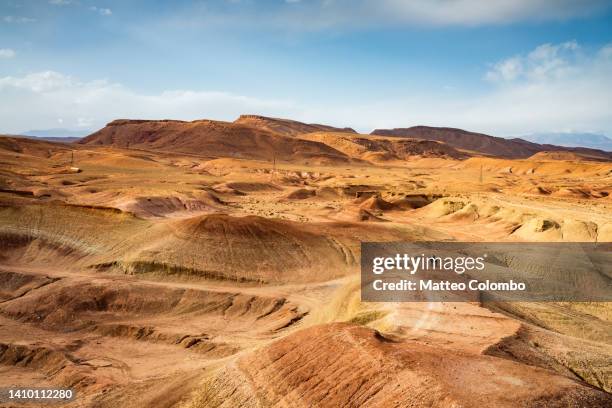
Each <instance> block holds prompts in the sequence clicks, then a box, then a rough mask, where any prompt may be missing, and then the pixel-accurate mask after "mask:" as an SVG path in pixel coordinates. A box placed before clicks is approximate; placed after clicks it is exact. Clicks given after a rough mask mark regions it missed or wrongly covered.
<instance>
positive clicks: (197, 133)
mask: <svg viewBox="0 0 612 408" xmlns="http://www.w3.org/2000/svg"><path fill="white" fill-rule="evenodd" d="M79 143H81V144H86V145H104V146H115V147H123V148H137V149H144V150H160V151H166V152H177V153H188V154H194V155H199V156H206V157H234V158H246V159H260V160H272V159H273V158H274V157H276V158H277V159H279V160H287V161H295V160H298V161H304V160H315V161H318V162H346V161H348V160H349V158H348V157H347V156H346V155H345V154H343V153H341V152H339V151H337V150H335V149H333V148H331V147H329V146H327V145H325V144H323V143H320V142H316V141H309V140H301V139H296V138H292V137H287V136H283V135H280V134H276V133H273V132H271V131H269V130H265V129H258V128H256V127H252V126H248V125H245V124H241V123H230V122H221V121H214V120H196V121H193V122H184V121H178V120H126V119H120V120H115V121H113V122H111V123H109V124H107V125H106V126H105V127H104V128H102V129H101V130H99V131H97V132H95V133H93V134H91V135H89V136H87V137H86V138H84V139H82V140H81V141H80V142H79Z"/></svg>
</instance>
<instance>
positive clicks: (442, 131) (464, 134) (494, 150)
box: [371, 126, 612, 160]
mask: <svg viewBox="0 0 612 408" xmlns="http://www.w3.org/2000/svg"><path fill="white" fill-rule="evenodd" d="M371 134H373V135H381V136H395V137H409V138H413V139H426V140H437V141H439V142H444V143H447V144H448V145H450V146H453V147H454V148H456V149H462V150H467V151H470V152H476V153H481V154H485V155H489V156H496V157H503V158H508V159H524V158H527V157H530V156H533V155H534V154H536V153H538V152H541V151H546V150H548V151H558V150H565V151H571V152H575V153H579V154H582V155H585V156H589V157H592V158H598V159H604V160H612V153H610V152H605V151H601V150H596V149H588V148H582V147H564V146H554V145H546V144H545V145H542V144H538V143H533V142H529V141H527V140H523V139H519V138H514V139H505V138H503V137H496V136H490V135H485V134H483V133H476V132H469V131H466V130H462V129H456V128H446V127H429V126H413V127H410V128H395V129H376V130H374V131H373V132H372V133H371Z"/></svg>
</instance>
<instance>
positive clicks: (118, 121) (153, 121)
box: [106, 119, 188, 126]
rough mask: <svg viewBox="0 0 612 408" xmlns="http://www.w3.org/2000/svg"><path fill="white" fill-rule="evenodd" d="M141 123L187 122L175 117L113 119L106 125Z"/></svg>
mask: <svg viewBox="0 0 612 408" xmlns="http://www.w3.org/2000/svg"><path fill="white" fill-rule="evenodd" d="M142 123H188V122H187V121H184V120H176V119H115V120H113V121H111V122H108V123H107V124H106V126H122V125H139V124H142Z"/></svg>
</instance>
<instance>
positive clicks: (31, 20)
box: [2, 16, 36, 24]
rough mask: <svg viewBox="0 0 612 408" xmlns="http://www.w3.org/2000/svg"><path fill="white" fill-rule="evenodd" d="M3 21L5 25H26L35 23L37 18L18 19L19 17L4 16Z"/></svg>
mask: <svg viewBox="0 0 612 408" xmlns="http://www.w3.org/2000/svg"><path fill="white" fill-rule="evenodd" d="M2 21H4V22H5V23H9V24H10V23H16V24H25V23H35V22H36V19H35V18H30V17H17V16H4V17H3V18H2Z"/></svg>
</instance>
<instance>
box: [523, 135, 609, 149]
mask: <svg viewBox="0 0 612 408" xmlns="http://www.w3.org/2000/svg"><path fill="white" fill-rule="evenodd" d="M522 138H523V139H526V140H529V141H530V142H535V143H541V144H553V145H557V146H565V147H590V148H592V149H600V150H605V151H608V152H612V139H610V138H609V137H607V136H604V135H600V134H596V133H534V134H532V135H528V136H523V137H522Z"/></svg>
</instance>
